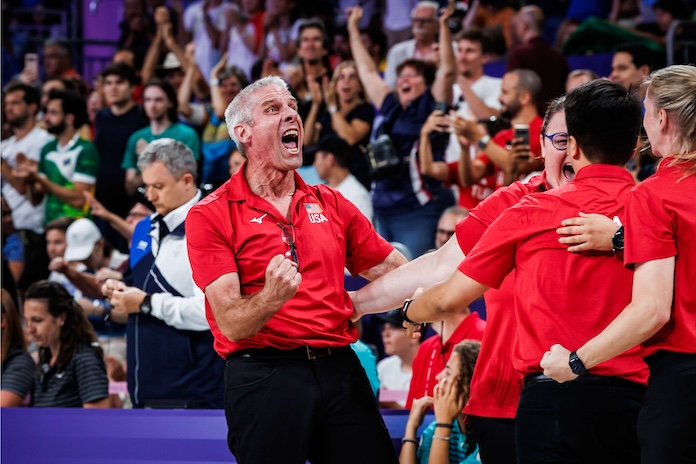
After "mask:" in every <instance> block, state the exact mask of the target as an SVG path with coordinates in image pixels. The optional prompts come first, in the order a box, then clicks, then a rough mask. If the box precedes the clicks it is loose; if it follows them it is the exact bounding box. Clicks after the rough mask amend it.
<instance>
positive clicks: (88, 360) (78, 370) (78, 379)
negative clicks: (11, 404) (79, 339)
mask: <svg viewBox="0 0 696 464" xmlns="http://www.w3.org/2000/svg"><path fill="white" fill-rule="evenodd" d="M44 366H45V367H43V368H42V369H40V371H39V373H38V374H36V388H35V391H34V406H36V407H39V408H81V407H82V406H83V405H84V404H85V403H90V402H92V401H97V400H101V399H103V398H106V397H107V396H109V380H108V378H107V376H106V366H105V365H104V360H103V359H102V358H101V357H99V356H98V355H97V353H96V352H94V350H92V348H90V347H89V346H84V345H81V346H78V347H77V348H76V349H75V353H73V356H72V358H71V359H70V362H68V365H67V366H66V368H65V370H64V371H62V372H57V369H56V368H55V366H54V367H50V368H49V367H48V365H46V364H44ZM44 371H45V372H44Z"/></svg>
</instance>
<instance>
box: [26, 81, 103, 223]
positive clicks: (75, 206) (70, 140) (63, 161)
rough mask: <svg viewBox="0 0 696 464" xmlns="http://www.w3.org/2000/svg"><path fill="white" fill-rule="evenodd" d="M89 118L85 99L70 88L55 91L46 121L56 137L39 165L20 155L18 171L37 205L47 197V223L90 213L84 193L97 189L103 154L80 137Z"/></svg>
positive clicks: (48, 106) (47, 126) (46, 149)
mask: <svg viewBox="0 0 696 464" xmlns="http://www.w3.org/2000/svg"><path fill="white" fill-rule="evenodd" d="M86 121H87V107H86V105H85V101H84V99H82V98H81V97H80V96H79V95H77V94H75V93H73V92H69V91H60V90H53V91H51V93H50V94H49V95H48V103H47V109H46V116H45V122H46V129H47V130H48V132H49V133H51V134H53V135H55V136H56V140H54V141H52V142H49V143H48V144H46V145H45V146H44V147H43V148H42V149H41V160H40V161H39V164H38V165H35V164H33V163H31V162H28V161H27V159H26V157H24V156H22V157H20V156H17V163H18V166H17V167H18V171H19V172H18V173H19V174H20V175H21V176H22V177H23V178H24V179H25V182H27V192H28V195H30V197H31V200H32V202H33V204H35V205H36V204H39V202H40V201H41V199H42V198H43V197H44V195H45V196H46V210H45V211H46V212H45V215H44V221H45V222H47V223H48V222H50V221H52V220H54V219H56V218H59V217H61V216H72V217H83V216H85V215H87V213H88V208H89V205H86V204H85V199H84V196H83V194H82V192H84V191H87V190H91V189H93V188H94V184H95V182H96V176H97V172H98V171H99V154H98V153H97V149H96V147H95V146H94V145H93V144H92V142H88V141H87V140H84V139H82V138H80V134H79V133H78V128H79V127H82V125H84V124H85V122H86ZM20 159H21V161H20Z"/></svg>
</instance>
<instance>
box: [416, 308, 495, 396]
mask: <svg viewBox="0 0 696 464" xmlns="http://www.w3.org/2000/svg"><path fill="white" fill-rule="evenodd" d="M485 328H486V321H484V320H483V319H481V317H480V316H479V315H478V313H471V314H469V315H468V316H467V317H466V318H465V319H464V320H463V321H462V322H461V323H459V325H458V326H457V328H456V329H455V330H454V332H452V335H450V337H449V338H448V339H447V341H446V342H445V344H444V346H443V344H442V341H441V340H440V337H439V336H437V335H436V336H433V337H430V338H428V339H427V340H425V341H424V342H423V343H421V346H420V347H419V348H418V353H416V356H415V357H414V358H413V366H412V371H413V376H412V377H411V385H410V386H409V389H408V398H407V399H406V406H405V408H406V409H411V405H412V404H413V400H414V399H416V398H422V397H424V396H433V387H435V384H436V383H437V379H436V378H435V377H437V374H439V373H440V372H442V370H443V369H444V368H445V363H446V362H447V360H448V359H449V357H450V355H451V354H452V350H453V349H454V346H455V345H456V344H457V343H459V342H461V341H462V340H481V339H482V338H483V333H484V329H485Z"/></svg>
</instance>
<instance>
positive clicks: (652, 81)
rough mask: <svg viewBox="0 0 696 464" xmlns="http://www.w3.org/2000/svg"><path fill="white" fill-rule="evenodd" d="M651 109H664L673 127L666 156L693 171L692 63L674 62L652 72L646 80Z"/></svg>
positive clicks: (695, 71) (695, 95) (695, 110)
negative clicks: (690, 64) (674, 133)
mask: <svg viewBox="0 0 696 464" xmlns="http://www.w3.org/2000/svg"><path fill="white" fill-rule="evenodd" d="M646 85H647V86H648V93H647V94H646V95H647V98H650V99H651V100H652V102H653V103H654V104H655V111H659V110H660V109H662V110H665V112H666V113H667V117H669V120H670V122H671V123H672V124H674V125H675V126H676V127H677V134H676V137H675V139H674V142H673V146H672V148H673V151H674V153H671V154H670V156H671V157H673V158H674V160H673V163H675V164H678V165H682V167H683V169H684V170H685V171H686V174H687V175H692V174H696V67H694V66H689V65H674V66H668V67H666V68H663V69H659V70H657V71H655V72H653V73H652V74H651V75H650V77H649V78H648V79H647V81H646Z"/></svg>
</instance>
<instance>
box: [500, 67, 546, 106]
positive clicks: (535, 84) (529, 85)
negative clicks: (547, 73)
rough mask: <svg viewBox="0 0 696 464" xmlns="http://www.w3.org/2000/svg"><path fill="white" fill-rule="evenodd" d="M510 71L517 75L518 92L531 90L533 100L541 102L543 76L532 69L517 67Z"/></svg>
mask: <svg viewBox="0 0 696 464" xmlns="http://www.w3.org/2000/svg"><path fill="white" fill-rule="evenodd" d="M508 72H509V73H510V74H515V75H517V88H516V90H517V93H520V92H529V95H531V97H532V102H534V103H539V98H540V97H541V78H540V77H539V75H538V74H537V73H536V72H534V71H532V70H531V69H515V70H512V71H508Z"/></svg>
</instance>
